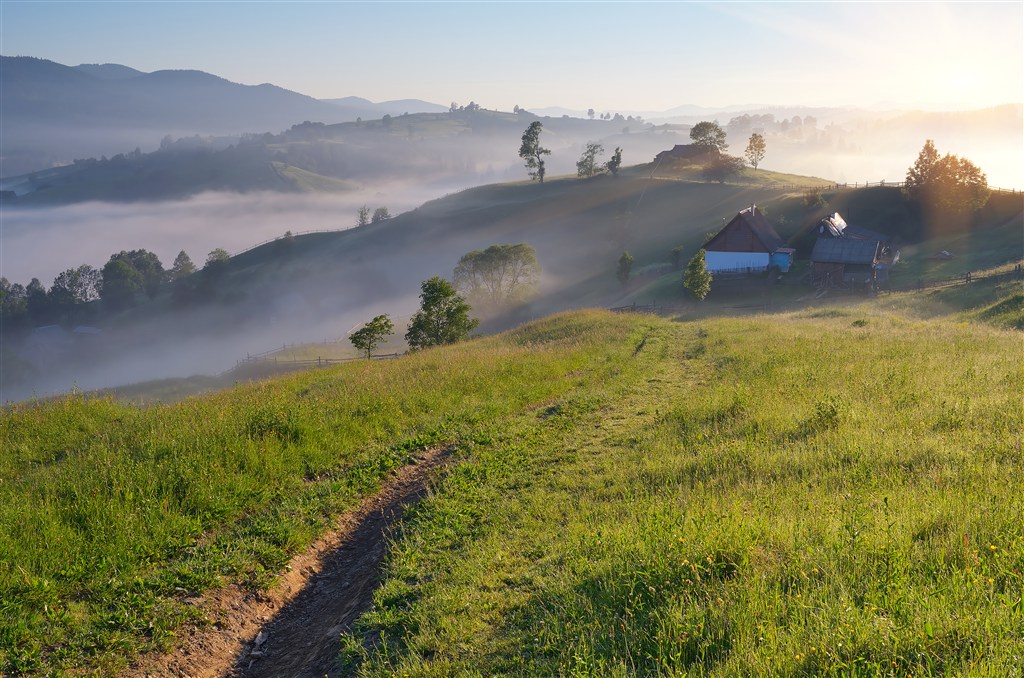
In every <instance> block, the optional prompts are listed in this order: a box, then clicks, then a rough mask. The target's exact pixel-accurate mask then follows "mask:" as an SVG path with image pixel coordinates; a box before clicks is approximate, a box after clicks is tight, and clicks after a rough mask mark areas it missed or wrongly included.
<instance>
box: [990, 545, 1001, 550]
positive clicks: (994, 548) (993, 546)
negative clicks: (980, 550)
mask: <svg viewBox="0 0 1024 678" xmlns="http://www.w3.org/2000/svg"><path fill="white" fill-rule="evenodd" d="M988 548H989V549H990V550H992V551H997V550H999V549H998V547H997V546H996V545H995V544H989V545H988Z"/></svg>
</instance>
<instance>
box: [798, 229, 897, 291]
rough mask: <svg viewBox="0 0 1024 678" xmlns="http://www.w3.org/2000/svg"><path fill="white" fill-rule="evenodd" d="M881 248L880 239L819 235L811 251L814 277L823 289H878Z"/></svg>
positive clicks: (816, 285)
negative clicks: (825, 236) (877, 272)
mask: <svg viewBox="0 0 1024 678" xmlns="http://www.w3.org/2000/svg"><path fill="white" fill-rule="evenodd" d="M881 250H882V244H881V243H880V242H878V241H877V240H854V239H852V238H818V240H817V241H816V242H815V243H814V250H813V251H812V252H811V280H812V282H813V283H814V285H815V287H819V288H833V287H839V288H845V289H849V290H856V289H869V290H874V289H876V287H877V284H878V280H877V274H876V267H877V266H878V263H879V257H880V255H881Z"/></svg>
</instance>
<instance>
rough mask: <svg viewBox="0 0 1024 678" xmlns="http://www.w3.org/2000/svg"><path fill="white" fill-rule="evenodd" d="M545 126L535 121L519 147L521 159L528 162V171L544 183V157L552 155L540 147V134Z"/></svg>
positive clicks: (532, 176) (524, 133) (531, 175)
mask: <svg viewBox="0 0 1024 678" xmlns="http://www.w3.org/2000/svg"><path fill="white" fill-rule="evenodd" d="M543 129H544V125H542V124H541V123H540V121H539V120H534V121H533V122H531V123H530V126H529V127H527V128H526V131H525V132H523V140H522V141H523V143H522V145H520V146H519V157H520V158H522V159H523V160H525V161H526V169H527V170H528V171H529V174H530V177H531V178H532V179H537V180H539V181H540V183H542V184H543V183H544V156H545V155H550V154H551V151H550V150H549V149H547V148H544V147H543V146H541V145H540V133H541V131H542V130H543Z"/></svg>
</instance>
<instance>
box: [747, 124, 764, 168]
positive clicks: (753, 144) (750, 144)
mask: <svg viewBox="0 0 1024 678" xmlns="http://www.w3.org/2000/svg"><path fill="white" fill-rule="evenodd" d="M767 149H768V147H767V146H766V145H765V143H764V136H763V135H761V134H758V133H757V132H754V133H753V134H751V135H750V140H749V141H747V150H746V151H745V155H746V156H747V160H748V161H749V162H750V166H751V167H753V168H754V170H755V171H756V170H757V166H758V165H760V164H761V161H762V160H764V154H765V152H766V151H767Z"/></svg>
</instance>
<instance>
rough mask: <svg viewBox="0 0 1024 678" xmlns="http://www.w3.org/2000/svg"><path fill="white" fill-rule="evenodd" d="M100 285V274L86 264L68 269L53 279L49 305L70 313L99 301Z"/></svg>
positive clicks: (101, 282)
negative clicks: (74, 309)
mask: <svg viewBox="0 0 1024 678" xmlns="http://www.w3.org/2000/svg"><path fill="white" fill-rule="evenodd" d="M102 284H103V279H102V276H101V275H100V272H99V271H97V270H96V269H95V268H93V267H92V266H90V265H88V264H83V265H82V266H79V267H78V268H69V269H68V270H66V271H64V272H63V273H60V274H59V275H57V277H56V278H54V279H53V285H52V286H51V287H50V292H49V295H50V303H51V304H53V305H54V306H55V307H56V308H58V309H60V310H61V311H70V310H72V309H73V308H74V307H75V306H82V305H84V304H88V303H89V302H90V301H95V300H96V299H99V288H100V286H101V285H102Z"/></svg>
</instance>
